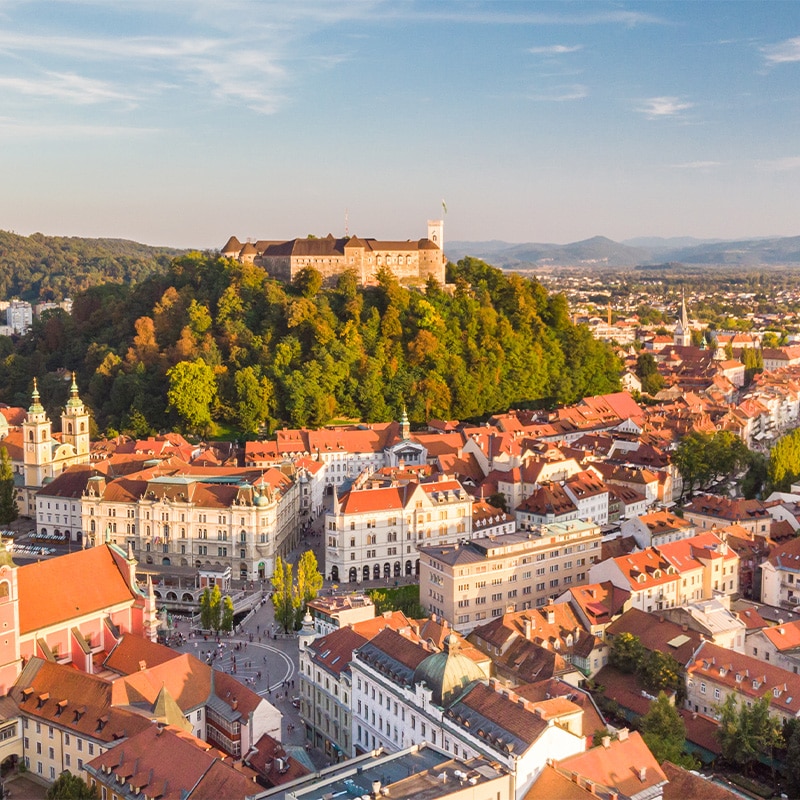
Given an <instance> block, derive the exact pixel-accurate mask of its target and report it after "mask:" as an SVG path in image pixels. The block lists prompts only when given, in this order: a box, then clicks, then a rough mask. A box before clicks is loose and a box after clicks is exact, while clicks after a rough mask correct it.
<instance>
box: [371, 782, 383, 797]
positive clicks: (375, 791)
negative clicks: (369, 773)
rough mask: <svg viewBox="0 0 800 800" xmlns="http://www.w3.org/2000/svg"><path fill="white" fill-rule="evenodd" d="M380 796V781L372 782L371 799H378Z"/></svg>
mask: <svg viewBox="0 0 800 800" xmlns="http://www.w3.org/2000/svg"><path fill="white" fill-rule="evenodd" d="M380 794H381V782H380V781H372V796H373V797H380Z"/></svg>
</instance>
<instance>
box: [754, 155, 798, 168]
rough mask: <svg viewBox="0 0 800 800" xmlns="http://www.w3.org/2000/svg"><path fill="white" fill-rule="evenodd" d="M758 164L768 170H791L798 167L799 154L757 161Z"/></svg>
mask: <svg viewBox="0 0 800 800" xmlns="http://www.w3.org/2000/svg"><path fill="white" fill-rule="evenodd" d="M758 166H759V167H761V169H764V170H767V171H768V172H793V171H794V170H796V169H800V156H787V157H786V158H773V159H770V160H767V161H759V162H758Z"/></svg>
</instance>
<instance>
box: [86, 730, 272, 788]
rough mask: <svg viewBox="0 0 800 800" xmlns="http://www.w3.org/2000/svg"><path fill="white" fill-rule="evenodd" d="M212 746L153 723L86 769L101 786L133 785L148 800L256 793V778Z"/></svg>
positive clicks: (94, 760)
mask: <svg viewBox="0 0 800 800" xmlns="http://www.w3.org/2000/svg"><path fill="white" fill-rule="evenodd" d="M222 758H223V757H221V754H220V753H219V752H218V751H216V750H215V749H214V748H213V747H211V745H209V744H207V743H206V742H203V741H201V740H200V739H197V738H195V737H194V736H192V735H191V734H190V733H187V732H185V731H182V730H180V729H178V728H174V727H172V726H166V727H163V728H162V727H160V726H157V725H153V724H149V725H148V727H147V728H145V729H144V730H142V731H140V732H139V733H137V734H136V735H135V736H132V737H131V738H130V739H128V740H127V741H126V742H124V743H122V744H120V745H118V746H117V747H113V748H111V749H110V750H108V751H107V752H105V753H103V754H102V755H100V756H98V757H97V758H94V759H92V760H91V761H89V762H88V763H87V764H85V766H84V769H86V770H87V772H89V774H91V775H93V776H94V777H95V778H96V779H97V780H98V783H101V785H103V784H105V785H107V786H111V787H112V788H113V787H114V786H115V785H119V781H118V780H117V777H118V776H119V777H122V778H123V781H122V783H127V784H129V785H130V784H133V786H135V787H137V788H139V789H141V790H142V794H143V795H146V796H147V797H158V798H159V800H193V798H197V799H198V800H200V799H201V798H209V797H225V798H226V800H227V798H231V800H237V798H239V799H240V800H244V799H245V798H246V797H248V796H251V795H254V794H257V793H258V790H259V787H258V786H257V785H255V777H256V776H255V773H254V772H253V771H252V770H243V769H237V768H235V767H234V766H233V765H232V764H231V763H230V762H227V761H223V760H222Z"/></svg>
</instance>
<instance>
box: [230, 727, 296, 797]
mask: <svg viewBox="0 0 800 800" xmlns="http://www.w3.org/2000/svg"><path fill="white" fill-rule="evenodd" d="M243 761H244V762H245V764H247V766H249V767H251V768H252V769H254V770H255V771H256V772H258V774H259V775H260V776H261V777H262V779H263V780H264V781H265V782H266V784H267V786H281V785H282V784H284V783H288V782H289V781H293V780H295V778H302V777H303V776H304V775H308V774H309V770H308V769H307V768H306V767H305V766H303V764H301V763H300V762H299V761H298V760H297V759H296V758H292V757H291V756H290V755H289V754H288V753H287V752H286V750H285V749H284V747H283V745H282V744H281V743H280V742H279V741H278V740H277V739H273V738H272V736H269V735H268V734H266V733H265V734H264V735H263V736H262V737H261V738H260V739H259V740H258V741H257V742H256V743H255V744H254V745H253V746H252V747H251V749H250V751H249V752H247V753H245V754H244V757H243Z"/></svg>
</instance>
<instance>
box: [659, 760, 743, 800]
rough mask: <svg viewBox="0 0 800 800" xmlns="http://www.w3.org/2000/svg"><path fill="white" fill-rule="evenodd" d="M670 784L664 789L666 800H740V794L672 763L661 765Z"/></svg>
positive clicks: (666, 762)
mask: <svg viewBox="0 0 800 800" xmlns="http://www.w3.org/2000/svg"><path fill="white" fill-rule="evenodd" d="M661 769H663V770H664V774H665V775H666V776H667V780H668V781H669V783H668V784H667V785H666V786H665V787H664V800H687V798H690V797H698V798H699V797H702V798H703V800H739V798H740V797H741V795H740V794H737V793H735V792H730V791H728V790H727V789H726V788H725V787H724V786H720V785H719V784H718V783H715V782H714V781H712V780H710V779H708V778H705V777H703V776H702V775H695V774H693V773H691V772H689V771H688V770H685V769H684V768H683V767H678V766H676V765H675V764H673V763H672V762H670V761H665V762H664V763H663V764H662V765H661Z"/></svg>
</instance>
